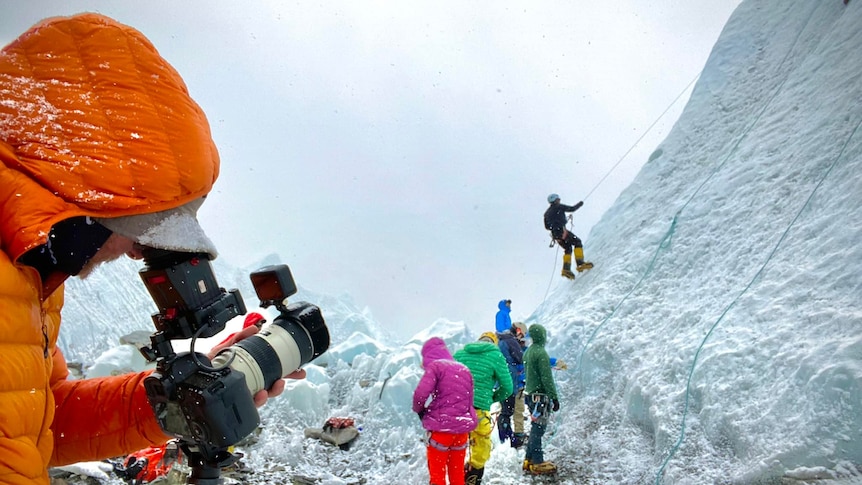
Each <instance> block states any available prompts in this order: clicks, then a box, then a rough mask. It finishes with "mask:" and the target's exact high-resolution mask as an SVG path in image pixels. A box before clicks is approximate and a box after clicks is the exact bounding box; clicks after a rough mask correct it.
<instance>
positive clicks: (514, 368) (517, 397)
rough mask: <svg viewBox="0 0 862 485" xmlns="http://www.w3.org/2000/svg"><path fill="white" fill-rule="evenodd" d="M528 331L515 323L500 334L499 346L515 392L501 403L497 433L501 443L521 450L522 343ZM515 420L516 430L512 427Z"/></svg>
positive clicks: (522, 412)
mask: <svg viewBox="0 0 862 485" xmlns="http://www.w3.org/2000/svg"><path fill="white" fill-rule="evenodd" d="M526 331H527V327H526V325H524V324H523V323H521V322H515V323H513V324H512V326H511V327H510V328H509V329H508V330H506V331H505V332H498V333H497V339H498V344H497V346H498V347H499V348H500V352H501V353H502V354H503V357H505V358H506V363H507V364H508V365H509V375H511V376H512V388H513V389H514V392H513V393H512V395H511V396H509V397H508V398H507V399H506V400H505V401H503V402H501V403H500V404H501V405H502V408H501V410H500V414H499V415H498V416H497V433H498V435H499V437H500V442H501V443H505V442H506V441H510V442H511V444H512V448H520V447H521V446H523V444H524V440H525V437H526V435H525V434H524V383H525V375H524V358H523V355H524V348H525V346H524V345H522V343H521V342H522V341H523V339H524V334H525V333H526ZM512 418H514V428H513V426H512Z"/></svg>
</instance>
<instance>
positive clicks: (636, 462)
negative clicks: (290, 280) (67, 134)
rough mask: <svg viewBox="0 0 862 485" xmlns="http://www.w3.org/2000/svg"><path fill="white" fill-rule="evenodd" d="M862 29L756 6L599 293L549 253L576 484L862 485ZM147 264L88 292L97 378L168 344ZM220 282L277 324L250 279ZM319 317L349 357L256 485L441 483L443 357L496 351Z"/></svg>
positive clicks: (72, 339)
mask: <svg viewBox="0 0 862 485" xmlns="http://www.w3.org/2000/svg"><path fill="white" fill-rule="evenodd" d="M860 25H862V2H857V1H855V0H852V1H850V2H849V4H848V5H845V4H844V3H843V2H842V1H840V0H821V1H816V2H815V1H810V0H756V1H755V0H746V1H745V2H743V3H742V4H741V5H740V6H739V8H738V9H737V10H736V12H735V13H734V14H733V16H732V17H731V19H730V20H729V22H728V24H727V26H726V27H725V29H724V31H723V33H722V35H721V37H720V38H719V40H718V42H717V44H716V46H715V48H714V50H713V52H712V54H711V56H710V58H709V60H708V62H707V64H706V66H705V68H704V70H703V73H702V75H701V77H700V79H699V81H698V82H697V84H696V86H695V89H694V91H693V93H692V95H691V98H690V100H689V103H688V105H687V107H686V108H685V110H684V112H683V114H682V116H681V117H680V119H679V121H678V122H677V124H676V125H675V127H674V129H673V130H672V132H671V133H670V135H669V136H668V137H667V139H666V140H665V141H664V142H663V143H661V144H660V146H658V147H657V148H656V149H655V152H654V153H653V155H652V156H651V157H650V159H649V161H648V162H647V163H646V164H645V165H644V167H643V169H642V170H641V172H640V174H639V175H638V176H637V178H636V179H635V180H634V182H633V183H632V184H631V186H630V187H628V188H627V189H626V190H625V191H624V192H623V193H622V195H621V196H620V197H619V199H618V200H617V201H616V203H615V204H614V205H613V207H612V208H611V209H610V210H608V212H607V213H606V214H605V215H604V217H603V218H602V220H601V221H600V222H599V223H598V224H597V225H595V226H594V228H593V230H592V232H591V233H590V234H589V236H588V237H585V238H584V241H585V251H586V255H587V259H589V260H592V261H593V262H594V263H595V264H596V267H595V269H593V270H591V271H590V272H588V273H585V274H582V275H580V276H578V278H577V279H576V280H575V281H574V282H568V281H566V280H563V279H561V278H559V277H557V276H556V274H557V272H558V271H559V264H556V265H554V263H558V260H559V259H560V254H559V253H557V254H556V255H554V256H553V261H552V260H551V252H550V251H549V253H548V254H549V259H548V268H547V270H548V272H549V275H550V272H551V271H552V268H553V272H554V279H555V284H554V285H553V288H552V291H550V293H549V295H548V297H547V299H546V300H545V302H544V303H543V304H542V305H541V306H539V308H537V309H536V310H535V312H534V313H533V314H532V315H531V316H530V317H529V319H528V322H527V323H528V324H532V323H541V324H543V325H544V326H546V328H547V329H548V330H549V350H550V352H551V353H552V354H554V355H556V356H558V357H560V358H563V359H565V360H566V361H567V362H569V364H570V365H569V370H567V371H560V372H557V374H556V376H557V382H558V386H559V388H560V392H561V403H562V409H561V412H560V413H558V414H557V416H556V417H555V421H554V424H553V425H552V427H551V430H550V431H549V433H548V436H547V438H546V440H545V443H546V453H545V455H546V457H547V458H548V459H551V460H553V461H555V462H557V463H558V465H559V466H560V473H559V480H558V481H559V483H565V484H586V483H590V484H608V483H617V484H632V485H634V484H649V483H655V484H680V485H689V484H692V485H694V484H773V483H788V484H789V483H795V484H802V483H810V484H814V483H862V469H860V466H862V436H860V430H862V245H860V243H859V241H862V175H860V174H862V133H860V130H859V128H860V123H862V102H860V100H862V82H860V81H859V79H860V78H862V56H860V55H859V52H860V51H862V29H860V28H859V26H860ZM635 82H636V80H633V83H635ZM544 192H545V190H544V189H541V190H540V193H537V194H536V197H544V196H545V195H546V194H545V193H544ZM561 195H562V196H563V201H564V203H574V202H577V197H578V194H577V193H573V192H570V193H565V192H563V193H562V194H561ZM587 203H589V202H588V201H587ZM540 216H541V214H537V215H536V218H537V221H538V219H539V218H540ZM575 220H576V221H577V217H575ZM575 232H577V228H575ZM581 236H583V235H581ZM217 262H218V261H217ZM268 262H271V261H268ZM129 264H132V265H133V263H129ZM129 264H120V265H118V266H116V267H115V269H109V268H105V269H104V270H103V271H101V272H100V273H98V274H97V275H94V276H93V278H92V279H91V280H88V281H86V282H79V281H77V280H76V281H73V282H70V284H69V285H68V287H69V295H68V297H67V308H66V324H65V326H64V328H63V332H62V333H61V343H62V345H63V347H64V351H65V352H66V354H67V355H68V356H69V357H70V359H77V360H80V361H81V362H83V363H84V364H85V371H89V370H90V369H91V368H92V364H93V363H94V361H95V360H96V358H97V357H98V356H99V354H100V353H101V352H103V351H105V350H106V349H107V348H109V347H111V346H114V345H115V343H116V338H117V337H118V336H119V335H121V334H124V333H128V331H129V330H130V329H139V330H147V329H151V325H150V324H149V320H148V315H149V313H150V312H152V311H153V310H154V309H153V308H152V302H150V301H149V300H148V297H147V295H145V294H144V293H143V287H142V285H141V284H140V282H139V281H138V280H136V276H135V275H134V268H133V266H130V265H129ZM216 271H217V274H218V275H219V280H220V282H221V283H222V284H223V285H224V286H226V287H232V286H238V287H240V288H241V290H242V291H243V294H244V295H245V296H246V299H247V301H246V303H247V304H248V306H249V308H250V309H253V308H254V307H255V305H254V303H255V302H254V301H253V299H252V298H251V297H252V296H253V292H252V291H251V289H250V288H249V287H248V285H247V283H244V279H243V278H245V279H247V276H245V275H246V274H247V271H244V270H243V271H241V270H237V269H232V268H229V267H228V266H227V264H226V263H219V264H217V265H216ZM297 280H298V283H299V284H300V286H301V285H302V280H301V275H298V278H297ZM476 284H481V282H476ZM501 297H502V296H501ZM300 299H304V300H308V301H311V302H313V303H316V304H318V305H319V306H320V307H321V308H322V309H323V312H324V316H325V317H326V318H327V322H328V324H329V326H330V329H331V331H332V335H333V344H332V349H331V351H330V353H329V354H328V355H326V356H325V357H322V358H321V359H319V360H318V361H317V362H316V363H315V364H312V365H309V366H308V367H307V369H308V371H309V376H308V378H307V379H306V380H304V381H293V382H291V383H290V384H289V389H288V391H287V392H286V393H285V394H284V395H283V396H281V397H279V398H278V399H276V400H273V401H271V402H270V403H268V404H267V405H266V406H265V407H264V408H263V410H262V420H263V429H262V432H261V435H260V439H259V441H258V442H257V443H256V444H255V445H252V446H249V447H247V448H245V449H243V452H244V453H246V458H245V462H246V463H247V465H248V466H249V467H251V468H252V469H253V470H255V474H253V475H250V477H249V478H248V480H250V481H252V482H253V483H289V482H290V477H293V476H304V477H312V478H316V479H318V482H317V483H321V484H354V483H355V484H358V483H368V484H384V483H399V484H400V483H404V484H422V483H427V477H428V475H427V471H426V469H425V466H426V465H425V451H424V447H423V445H422V444H421V442H420V438H421V436H422V429H421V427H420V424H419V420H418V419H417V418H416V416H415V415H413V414H412V413H411V412H410V398H411V396H412V392H413V389H414V388H415V386H416V384H417V383H418V380H419V377H420V376H421V372H422V370H421V368H420V365H419V362H420V358H419V348H420V346H421V343H422V342H423V341H424V340H425V339H426V338H428V337H430V336H432V335H433V336H440V337H443V338H444V339H445V340H446V342H447V343H448V345H449V346H450V350H452V351H454V350H456V349H457V348H459V347H460V346H462V345H464V344H465V343H467V342H469V341H472V340H474V339H475V338H476V335H474V334H473V333H472V332H471V331H470V330H469V329H468V328H467V327H466V326H465V325H464V324H463V323H461V322H448V321H445V320H440V321H438V322H435V323H434V324H432V325H431V326H429V327H428V329H427V330H426V331H424V332H423V333H421V334H419V335H416V336H415V337H414V338H413V339H411V341H410V342H407V343H400V342H395V341H393V339H392V338H391V337H390V336H388V335H387V332H385V331H384V330H383V329H380V328H379V326H378V325H377V324H376V323H375V322H374V319H373V316H372V315H371V313H370V312H369V311H368V310H367V309H361V308H359V307H357V306H356V304H355V303H353V302H352V301H350V299H349V298H348V297H346V296H340V297H328V296H323V295H315V294H312V293H308V292H305V291H302V292H301V293H300V294H299V295H297V297H296V298H294V300H296V301H298V300H300ZM129 315H135V316H136V317H135V318H136V321H135V322H134V323H131V322H128V318H129ZM491 317H492V315H489V320H488V321H493V320H492V319H491ZM232 325H236V324H234V323H233V322H232ZM488 330H491V328H488ZM112 352H114V353H115V355H119V357H117V358H116V362H118V364H116V365H120V364H119V363H120V362H124V361H125V359H124V358H123V357H122V355H125V354H122V352H121V351H120V350H118V349H115V350H112ZM105 361H110V359H106V358H104V357H103V358H102V362H105ZM318 363H319V364H324V363H325V364H326V366H325V367H323V366H319V365H316V364H318ZM123 365H127V366H131V367H134V366H136V365H138V364H135V363H131V364H130V363H128V362H126V363H125V364H123ZM101 369H102V370H99V372H106V370H105V369H106V367H104V366H103V367H101ZM329 416H351V417H354V418H355V419H356V420H357V423H358V425H359V426H361V427H362V434H361V436H360V438H359V439H358V440H357V442H356V443H355V445H354V446H353V447H351V448H350V450H348V451H341V450H338V449H336V448H334V447H331V446H328V445H325V444H323V443H321V442H319V441H316V440H308V439H305V438H304V437H303V428H305V427H319V426H321V425H322V424H323V422H324V421H325V419H326V418H327V417H329ZM522 453H523V452H517V451H515V450H513V449H511V448H510V447H508V445H499V444H498V446H496V447H495V449H494V450H493V452H492V455H491V459H490V461H489V462H488V464H487V467H486V470H487V471H486V473H485V479H484V481H483V483H484V484H500V485H503V484H505V485H510V484H514V483H519V482H521V481H523V480H524V478H523V476H522V475H521V472H520V457H519V454H522ZM84 466H86V465H84ZM104 481H105V483H113V482H117V480H116V479H111V478H107V479H104Z"/></svg>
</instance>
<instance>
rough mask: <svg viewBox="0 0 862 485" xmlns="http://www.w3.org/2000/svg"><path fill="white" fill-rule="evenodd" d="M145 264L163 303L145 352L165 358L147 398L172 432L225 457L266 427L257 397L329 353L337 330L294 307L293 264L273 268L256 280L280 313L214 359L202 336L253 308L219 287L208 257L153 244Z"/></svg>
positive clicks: (209, 454)
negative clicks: (181, 342)
mask: <svg viewBox="0 0 862 485" xmlns="http://www.w3.org/2000/svg"><path fill="white" fill-rule="evenodd" d="M144 263H145V268H144V269H142V270H141V271H140V276H141V278H142V280H143V281H144V285H145V286H146V287H147V290H148V291H149V293H150V296H151V297H152V298H153V301H154V302H155V303H156V306H157V307H158V308H159V312H158V313H155V314H153V315H152V318H153V323H154V324H155V327H156V332H155V333H154V334H153V335H151V337H150V341H151V347H149V348H146V349H143V350H142V353H143V354H144V356H145V357H146V358H147V359H148V360H150V361H154V360H155V361H156V362H157V364H156V370H155V371H154V372H153V373H152V374H151V375H150V376H148V377H147V378H146V379H145V380H144V387H145V388H146V393H147V398H148V399H149V401H150V405H151V406H152V408H153V411H154V412H155V415H156V419H157V420H158V421H159V424H160V426H161V427H162V429H163V430H164V431H165V432H166V433H167V434H169V435H171V436H174V437H176V438H179V439H180V440H181V441H182V442H185V443H190V444H194V445H195V447H196V449H197V450H198V451H199V452H200V453H202V454H203V455H204V458H205V459H206V460H209V461H214V462H218V461H220V460H221V459H222V458H219V457H220V456H222V457H223V456H224V455H225V453H224V452H223V450H226V449H227V448H228V447H229V446H231V445H233V444H236V443H237V442H239V441H240V440H241V439H243V438H244V437H246V436H247V435H249V434H250V433H251V432H253V431H254V430H255V428H257V426H258V425H259V424H260V416H259V414H258V412H257V407H256V406H255V404H254V399H253V396H254V394H255V393H256V392H257V391H259V390H261V389H268V388H269V387H270V386H271V385H272V383H273V382H275V380H277V379H280V378H281V377H283V376H285V375H288V374H290V373H291V372H293V371H295V370H297V369H299V368H300V367H301V366H302V365H303V364H305V363H308V362H310V361H311V360H312V359H314V358H316V357H317V356H318V355H320V354H321V353H323V352H324V351H326V349H327V348H328V346H329V332H328V330H327V329H326V324H325V322H324V320H323V316H322V315H321V313H320V309H319V308H317V307H316V306H314V305H311V304H309V303H305V302H301V303H298V304H294V305H290V306H287V304H286V299H287V297H288V296H291V295H293V294H294V293H296V284H295V283H294V280H293V277H292V275H291V274H290V269H289V268H288V267H287V266H286V265H274V266H267V267H265V268H261V269H260V270H258V271H255V272H253V273H252V274H251V280H252V285H253V286H254V288H255V292H257V294H258V296H259V298H260V300H261V307H264V308H266V307H268V306H273V305H274V306H275V307H276V308H277V309H278V310H279V312H280V314H279V316H278V317H276V318H275V321H274V322H273V323H272V324H270V325H267V326H264V327H263V329H261V331H260V333H259V334H258V335H253V336H251V337H249V338H247V339H244V340H242V341H240V342H238V343H237V344H235V345H234V346H231V347H229V348H227V349H225V350H223V351H222V352H220V353H219V355H218V356H217V357H216V358H215V359H213V361H210V359H209V358H208V357H207V356H206V355H203V354H201V353H198V352H195V351H194V341H195V339H197V338H198V337H211V336H213V335H216V334H217V333H219V332H221V331H222V330H224V328H225V324H226V323H227V322H228V321H229V320H231V319H232V318H234V317H236V316H238V315H242V314H244V313H246V308H245V303H244V302H243V300H242V296H241V295H240V293H239V291H238V290H236V289H234V290H230V291H225V290H224V289H223V288H220V287H219V286H218V282H217V281H216V278H215V275H214V273H213V271H212V265H211V263H210V261H209V256H208V255H206V254H196V253H181V252H175V251H165V250H160V249H153V248H147V249H146V250H145V251H144ZM189 338H191V339H192V344H191V347H190V349H189V351H188V352H181V353H175V352H174V350H173V345H172V344H171V341H172V340H176V339H189ZM228 455H229V454H228Z"/></svg>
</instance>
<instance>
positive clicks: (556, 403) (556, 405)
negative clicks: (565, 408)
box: [551, 399, 560, 412]
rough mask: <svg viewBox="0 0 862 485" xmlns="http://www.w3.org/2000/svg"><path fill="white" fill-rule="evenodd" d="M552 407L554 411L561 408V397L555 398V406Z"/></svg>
mask: <svg viewBox="0 0 862 485" xmlns="http://www.w3.org/2000/svg"><path fill="white" fill-rule="evenodd" d="M551 409H553V410H554V412H557V411H559V410H560V400H559V399H554V407H552V408H551Z"/></svg>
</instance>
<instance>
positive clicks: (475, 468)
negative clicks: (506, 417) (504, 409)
mask: <svg viewBox="0 0 862 485" xmlns="http://www.w3.org/2000/svg"><path fill="white" fill-rule="evenodd" d="M497 344H498V341H497V335H496V334H495V333H494V332H485V333H483V334H482V336H481V337H479V341H478V342H471V343H469V344H467V345H465V346H464V348H463V349H461V350H459V351H457V352H455V355H454V356H453V357H454V358H455V360H456V361H458V362H460V363H462V364H464V365H466V366H467V368H468V369H470V373H471V374H473V407H474V408H475V409H476V417H477V418H478V420H477V424H476V429H474V430H473V431H471V432H470V461H469V462H467V466H466V467H465V470H464V472H465V474H464V479H465V480H464V483H466V484H467V485H480V484H481V483H482V475H484V473H485V463H486V462H487V461H488V458H490V457H491V432H492V430H493V428H494V424H493V421H491V413H490V411H491V404H493V403H495V402H500V403H502V402H503V401H505V400H506V399H507V398H508V397H509V396H511V395H512V376H510V375H509V365H508V364H507V363H506V358H505V357H503V354H502V353H501V352H500V349H499V348H498V347H497Z"/></svg>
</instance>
